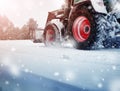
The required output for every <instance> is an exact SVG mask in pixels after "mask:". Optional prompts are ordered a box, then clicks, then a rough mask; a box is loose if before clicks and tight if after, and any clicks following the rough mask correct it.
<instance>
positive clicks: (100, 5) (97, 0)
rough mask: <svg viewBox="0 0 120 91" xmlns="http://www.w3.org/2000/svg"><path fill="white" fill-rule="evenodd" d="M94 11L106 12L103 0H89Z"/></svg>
mask: <svg viewBox="0 0 120 91" xmlns="http://www.w3.org/2000/svg"><path fill="white" fill-rule="evenodd" d="M90 1H91V4H92V6H93V8H94V9H95V11H96V12H99V13H105V14H107V10H106V7H105V5H104V2H103V0H90Z"/></svg>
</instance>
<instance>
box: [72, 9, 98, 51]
mask: <svg viewBox="0 0 120 91" xmlns="http://www.w3.org/2000/svg"><path fill="white" fill-rule="evenodd" d="M71 22H72V23H71V24H72V25H71V28H70V29H71V31H72V37H73V45H74V47H75V48H77V49H83V50H86V49H92V46H93V45H94V42H95V40H96V29H95V21H94V18H93V15H92V14H91V13H90V12H89V11H88V9H87V8H81V9H80V10H79V11H78V12H77V13H75V14H73V17H72V20H71Z"/></svg>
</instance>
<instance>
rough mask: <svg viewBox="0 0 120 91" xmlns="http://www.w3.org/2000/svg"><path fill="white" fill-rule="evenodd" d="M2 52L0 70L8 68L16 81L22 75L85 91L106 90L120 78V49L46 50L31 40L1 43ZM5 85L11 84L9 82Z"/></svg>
mask: <svg viewBox="0 0 120 91" xmlns="http://www.w3.org/2000/svg"><path fill="white" fill-rule="evenodd" d="M0 50H1V51H0V68H3V67H8V68H9V70H8V72H10V73H11V75H13V77H15V78H16V77H20V76H21V71H23V72H25V73H27V74H28V73H31V74H35V75H38V76H43V77H46V78H49V79H52V80H56V81H59V82H61V83H66V84H69V85H73V86H76V87H80V88H81V87H82V88H84V89H86V88H90V89H93V88H94V89H98V88H99V89H103V88H105V87H108V85H109V84H108V83H109V82H110V81H111V82H110V83H111V84H112V81H113V80H114V78H115V77H120V60H119V58H120V55H119V54H120V49H101V50H100V49H99V50H89V51H84V50H77V49H74V48H71V47H69V46H66V47H64V48H61V47H59V48H53V47H52V48H51V47H45V46H44V44H42V43H37V44H34V43H33V42H32V41H30V40H16V41H10V40H8V41H0ZM24 79H25V80H26V79H28V78H26V77H25V78H24ZM4 83H5V84H6V85H7V84H10V82H9V81H8V80H6V81H5V82H4ZM115 84H118V82H116V83H115ZM16 86H20V84H19V83H16ZM111 91H114V90H111Z"/></svg>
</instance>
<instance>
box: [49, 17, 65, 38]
mask: <svg viewBox="0 0 120 91" xmlns="http://www.w3.org/2000/svg"><path fill="white" fill-rule="evenodd" d="M50 23H52V24H54V25H56V27H57V28H58V31H59V33H60V40H62V33H61V30H62V29H63V28H64V25H63V23H62V22H60V19H53V20H51V21H50Z"/></svg>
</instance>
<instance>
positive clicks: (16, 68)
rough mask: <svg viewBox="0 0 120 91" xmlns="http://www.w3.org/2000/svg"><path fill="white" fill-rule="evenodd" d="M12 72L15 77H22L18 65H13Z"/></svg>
mask: <svg viewBox="0 0 120 91" xmlns="http://www.w3.org/2000/svg"><path fill="white" fill-rule="evenodd" d="M10 71H11V73H12V74H13V75H15V76H19V75H20V71H19V68H18V67H17V66H16V65H12V66H11V67H10Z"/></svg>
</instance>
